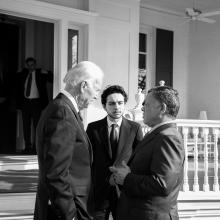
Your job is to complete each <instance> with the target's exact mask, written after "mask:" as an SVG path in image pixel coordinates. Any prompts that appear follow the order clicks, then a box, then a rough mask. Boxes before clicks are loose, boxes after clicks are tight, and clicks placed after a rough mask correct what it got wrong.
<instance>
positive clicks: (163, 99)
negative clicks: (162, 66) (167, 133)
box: [148, 86, 180, 118]
mask: <svg viewBox="0 0 220 220" xmlns="http://www.w3.org/2000/svg"><path fill="white" fill-rule="evenodd" d="M148 93H152V95H153V96H154V98H155V99H157V100H158V101H159V102H160V103H161V104H162V103H164V104H166V106H167V112H166V114H167V115H169V116H171V117H174V118H176V116H177V114H178V112H179V108H180V102H179V94H178V91H177V90H175V89H173V88H171V87H169V86H157V87H154V88H152V89H150V90H148Z"/></svg>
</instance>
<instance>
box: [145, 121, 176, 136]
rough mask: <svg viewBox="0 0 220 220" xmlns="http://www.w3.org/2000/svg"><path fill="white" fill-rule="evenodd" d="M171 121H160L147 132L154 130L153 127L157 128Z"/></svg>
mask: <svg viewBox="0 0 220 220" xmlns="http://www.w3.org/2000/svg"><path fill="white" fill-rule="evenodd" d="M171 123H174V121H173V120H170V121H164V122H161V123H159V124H157V125H155V126H154V127H152V128H151V130H150V131H149V132H148V133H151V132H152V131H154V130H155V129H157V128H159V127H160V126H162V125H165V124H171Z"/></svg>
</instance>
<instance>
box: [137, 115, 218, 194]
mask: <svg viewBox="0 0 220 220" xmlns="http://www.w3.org/2000/svg"><path fill="white" fill-rule="evenodd" d="M175 122H176V123H177V127H178V130H179V131H180V133H181V134H182V136H183V142H184V149H185V155H186V158H185V164H184V180H183V187H182V190H181V191H182V192H184V193H187V192H195V193H196V192H198V193H199V192H201V191H203V192H209V193H211V192H215V193H217V192H219V149H220V142H219V141H220V139H219V138H220V121H214V120H190V119H177V120H176V121H175ZM141 124H142V123H141ZM142 128H143V132H144V133H146V132H147V131H148V130H149V128H148V127H147V126H146V125H144V124H142Z"/></svg>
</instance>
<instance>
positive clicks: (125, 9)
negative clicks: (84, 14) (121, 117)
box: [87, 0, 139, 122]
mask: <svg viewBox="0 0 220 220" xmlns="http://www.w3.org/2000/svg"><path fill="white" fill-rule="evenodd" d="M90 6H91V8H90V9H91V11H93V12H97V13H98V15H99V16H98V17H97V18H96V21H95V36H94V42H93V43H94V45H95V46H94V50H95V52H94V57H93V59H94V60H93V61H94V62H96V63H97V64H99V65H100V66H101V68H102V69H103V71H104V73H105V78H104V85H103V88H105V87H106V86H107V85H114V84H118V85H121V86H123V87H124V89H125V91H126V92H127V93H128V96H129V99H128V103H127V109H131V108H134V106H135V103H136V102H135V93H137V88H138V33H139V1H138V0H136V1H134V0H94V1H93V2H92V4H90ZM100 102H101V101H100V99H99V100H98V101H97V102H96V103H95V104H94V106H91V107H90V108H89V110H88V117H87V121H88V122H90V121H94V120H97V119H100V118H102V117H103V116H104V115H105V112H104V110H103V108H102V106H101V104H100Z"/></svg>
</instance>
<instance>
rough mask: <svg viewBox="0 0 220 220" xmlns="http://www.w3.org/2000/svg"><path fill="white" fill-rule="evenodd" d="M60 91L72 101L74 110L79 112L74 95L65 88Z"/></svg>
mask: <svg viewBox="0 0 220 220" xmlns="http://www.w3.org/2000/svg"><path fill="white" fill-rule="evenodd" d="M60 92H61V93H62V94H64V95H65V96H66V97H67V98H68V99H69V100H70V101H71V102H72V104H73V106H74V108H75V109H76V112H79V108H78V106H77V103H76V100H75V99H74V97H73V96H72V95H71V94H70V93H69V92H67V91H66V90H61V91H60Z"/></svg>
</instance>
